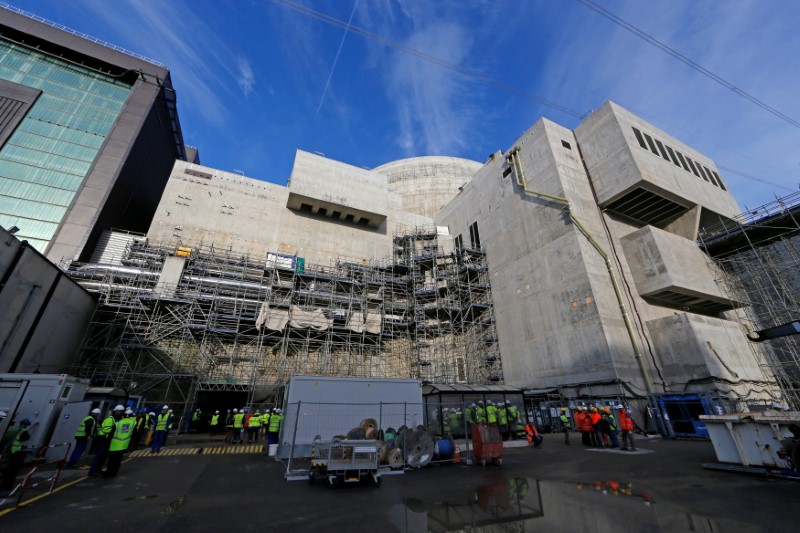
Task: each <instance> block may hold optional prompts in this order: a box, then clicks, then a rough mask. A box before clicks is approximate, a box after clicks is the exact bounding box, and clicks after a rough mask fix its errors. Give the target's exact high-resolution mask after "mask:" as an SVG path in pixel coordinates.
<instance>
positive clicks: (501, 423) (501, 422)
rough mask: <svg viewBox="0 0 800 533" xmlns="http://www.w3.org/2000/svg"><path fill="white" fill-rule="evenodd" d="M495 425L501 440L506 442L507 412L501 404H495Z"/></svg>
mask: <svg viewBox="0 0 800 533" xmlns="http://www.w3.org/2000/svg"><path fill="white" fill-rule="evenodd" d="M497 425H498V429H499V430H500V435H502V437H503V440H508V411H506V406H505V404H503V403H498V404H497Z"/></svg>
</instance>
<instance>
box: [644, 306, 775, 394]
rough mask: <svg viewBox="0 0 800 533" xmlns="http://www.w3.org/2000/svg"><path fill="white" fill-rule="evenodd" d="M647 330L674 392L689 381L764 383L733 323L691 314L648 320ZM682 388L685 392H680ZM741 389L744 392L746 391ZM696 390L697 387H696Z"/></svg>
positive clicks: (755, 363) (737, 326) (745, 387)
mask: <svg viewBox="0 0 800 533" xmlns="http://www.w3.org/2000/svg"><path fill="white" fill-rule="evenodd" d="M647 327H648V329H649V330H650V332H651V334H652V336H653V343H654V345H655V348H656V349H657V350H658V353H659V358H660V360H661V362H662V368H663V371H664V375H665V379H666V380H667V382H668V383H670V385H671V388H672V390H673V391H675V392H680V391H682V390H684V389H685V388H687V387H685V386H686V385H687V384H690V382H691V381H692V380H702V379H706V378H710V377H715V378H720V379H722V380H728V381H731V382H740V381H741V380H755V381H765V380H767V377H766V376H765V375H764V373H763V371H762V370H761V368H760V367H759V366H758V361H757V359H756V358H755V357H754V356H753V353H752V351H751V349H750V347H749V346H748V341H747V339H746V337H745V336H744V334H743V332H742V330H741V328H740V327H739V325H738V324H736V323H735V322H731V321H728V320H722V319H719V318H714V317H707V316H701V315H694V314H690V313H674V314H673V315H671V316H668V317H664V318H660V319H657V320H651V321H648V322H647ZM682 387H683V388H684V389H682ZM748 388H749V386H748V385H746V384H745V385H744V389H748ZM695 390H697V387H695Z"/></svg>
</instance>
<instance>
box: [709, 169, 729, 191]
mask: <svg viewBox="0 0 800 533" xmlns="http://www.w3.org/2000/svg"><path fill="white" fill-rule="evenodd" d="M712 173H713V174H714V177H715V178H717V183H719V187H720V189H722V190H723V191H727V190H728V189H727V188H726V187H725V184H724V183H722V178H720V177H719V174H717V172H716V171H715V170H714V171H712Z"/></svg>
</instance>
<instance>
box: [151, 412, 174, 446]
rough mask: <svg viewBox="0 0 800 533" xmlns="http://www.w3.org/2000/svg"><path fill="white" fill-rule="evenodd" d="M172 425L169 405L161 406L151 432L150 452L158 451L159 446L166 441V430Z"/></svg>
mask: <svg viewBox="0 0 800 533" xmlns="http://www.w3.org/2000/svg"><path fill="white" fill-rule="evenodd" d="M170 427H172V412H171V411H170V408H169V406H167V405H165V406H164V407H162V408H161V413H160V414H159V415H158V416H157V417H156V429H155V432H154V433H153V447H152V448H151V449H150V451H151V453H159V452H160V451H161V447H162V446H164V444H166V442H167V432H168V431H169V428H170Z"/></svg>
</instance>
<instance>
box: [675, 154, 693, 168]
mask: <svg viewBox="0 0 800 533" xmlns="http://www.w3.org/2000/svg"><path fill="white" fill-rule="evenodd" d="M675 155H677V156H678V159H680V160H681V166H682V167H683V169H684V170H685V171H686V172H690V170H689V165H687V164H686V160H685V159H684V158H683V154H682V153H680V152H679V151H677V150H675Z"/></svg>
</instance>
